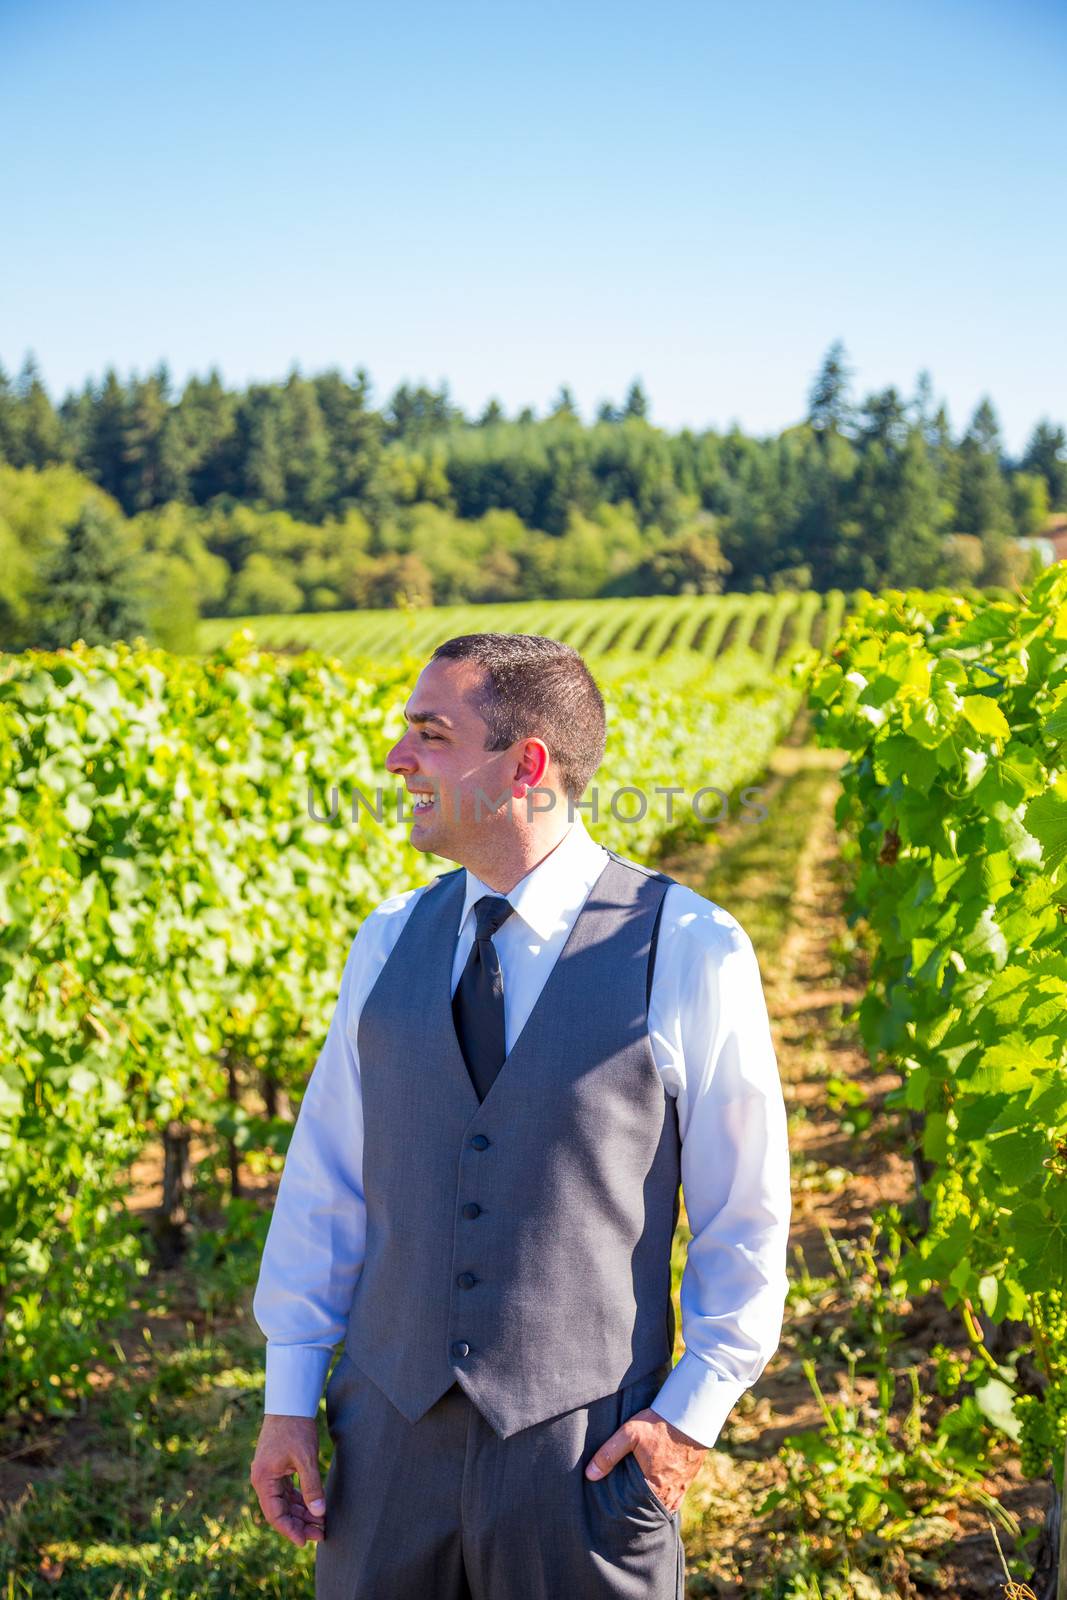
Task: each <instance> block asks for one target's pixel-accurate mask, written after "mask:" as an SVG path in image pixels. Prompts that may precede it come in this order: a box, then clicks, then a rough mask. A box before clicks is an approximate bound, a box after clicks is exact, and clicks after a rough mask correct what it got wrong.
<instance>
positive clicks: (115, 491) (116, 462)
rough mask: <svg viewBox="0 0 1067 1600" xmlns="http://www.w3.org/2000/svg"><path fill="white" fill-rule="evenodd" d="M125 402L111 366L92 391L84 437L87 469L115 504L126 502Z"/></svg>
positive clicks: (126, 425) (126, 410) (124, 393)
mask: <svg viewBox="0 0 1067 1600" xmlns="http://www.w3.org/2000/svg"><path fill="white" fill-rule="evenodd" d="M128 411H129V406H128V402H127V399H126V392H125V390H124V389H123V387H122V385H121V384H120V383H119V380H118V374H117V373H116V372H115V369H114V367H108V369H107V372H106V373H105V375H104V382H103V384H102V385H101V388H100V390H99V392H98V393H95V394H94V395H93V410H92V417H91V421H90V429H89V440H88V446H89V449H88V457H89V459H88V463H87V466H88V471H89V476H90V477H91V478H93V479H94V480H95V481H96V482H97V483H98V484H99V485H100V487H101V489H104V490H106V492H107V493H108V494H109V495H111V496H112V498H113V499H115V500H117V501H118V502H119V505H121V506H126V505H127V499H126V442H127V429H128Z"/></svg>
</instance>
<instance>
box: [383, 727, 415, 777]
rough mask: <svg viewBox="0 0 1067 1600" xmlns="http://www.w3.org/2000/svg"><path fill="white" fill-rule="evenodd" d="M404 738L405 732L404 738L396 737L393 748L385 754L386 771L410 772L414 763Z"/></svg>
mask: <svg viewBox="0 0 1067 1600" xmlns="http://www.w3.org/2000/svg"><path fill="white" fill-rule="evenodd" d="M406 738H407V735H406V734H405V735H404V738H402V739H398V740H397V742H396V744H394V746H393V748H392V749H391V750H390V752H389V754H388V755H387V756H386V758H385V770H386V772H410V771H411V770H412V769H413V767H414V765H415V763H414V761H413V760H412V757H411V756H410V754H409V753H408V747H407V745H406V744H405V740H406Z"/></svg>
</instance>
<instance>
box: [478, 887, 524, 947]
mask: <svg viewBox="0 0 1067 1600" xmlns="http://www.w3.org/2000/svg"><path fill="white" fill-rule="evenodd" d="M514 909H515V907H514V906H513V905H512V903H511V901H510V900H505V899H504V898H503V897H502V896H501V895H495V894H483V895H482V898H481V899H480V900H476V901H475V903H474V915H475V916H476V917H477V919H478V929H477V932H476V933H475V935H474V937H475V938H476V939H491V938H492V936H493V934H494V933H495V932H496V930H497V929H498V928H499V927H500V926H501V925H502V924H503V923H505V922H506V921H507V920H508V918H509V917H510V916H511V913H512V912H513V911H514Z"/></svg>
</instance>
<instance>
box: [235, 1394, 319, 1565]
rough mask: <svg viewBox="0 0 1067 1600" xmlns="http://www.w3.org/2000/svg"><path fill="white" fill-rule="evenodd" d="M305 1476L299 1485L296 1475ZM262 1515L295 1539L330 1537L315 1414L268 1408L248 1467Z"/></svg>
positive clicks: (297, 1542) (295, 1541) (296, 1541)
mask: <svg viewBox="0 0 1067 1600" xmlns="http://www.w3.org/2000/svg"><path fill="white" fill-rule="evenodd" d="M294 1472H295V1473H296V1475H297V1477H298V1478H299V1479H300V1487H299V1488H294V1486H293V1481H292V1475H293V1473H294ZM249 1477H250V1478H251V1480H252V1486H253V1488H254V1489H255V1491H256V1494H257V1495H258V1496H259V1503H260V1506H261V1507H262V1509H263V1515H264V1516H265V1517H266V1519H267V1521H268V1522H269V1523H270V1525H271V1527H272V1528H277V1530H278V1532H279V1533H281V1534H284V1536H285V1537H286V1538H287V1539H288V1540H289V1542H290V1544H295V1545H297V1546H301V1545H304V1544H306V1543H307V1541H308V1540H309V1539H315V1540H318V1539H324V1538H325V1537H326V1521H325V1515H326V1501H325V1499H324V1497H323V1492H322V1480H321V1479H320V1477H319V1428H318V1423H317V1422H316V1420H315V1418H314V1417H287V1416H283V1415H282V1414H281V1413H280V1412H274V1411H268V1412H267V1414H266V1415H265V1416H264V1418H263V1426H262V1428H261V1429H260V1433H259V1443H258V1444H257V1446H256V1454H255V1457H254V1459H253V1461H252V1468H251V1471H250V1472H249Z"/></svg>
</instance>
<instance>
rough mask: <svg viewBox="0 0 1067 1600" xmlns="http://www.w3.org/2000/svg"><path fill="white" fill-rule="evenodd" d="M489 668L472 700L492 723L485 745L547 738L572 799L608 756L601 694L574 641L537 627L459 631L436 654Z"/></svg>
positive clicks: (500, 745) (492, 746)
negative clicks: (532, 630) (516, 630)
mask: <svg viewBox="0 0 1067 1600" xmlns="http://www.w3.org/2000/svg"><path fill="white" fill-rule="evenodd" d="M440 659H446V660H449V661H476V662H477V663H478V664H479V666H481V667H482V668H484V673H483V677H482V682H481V684H480V685H479V687H478V689H477V690H476V691H475V692H474V694H473V695H472V696H471V703H472V704H473V706H474V708H475V710H476V711H477V712H478V714H479V716H481V717H482V718H483V719H484V721H485V722H486V724H487V727H488V733H487V735H486V745H485V748H486V749H487V750H506V749H507V747H508V745H509V744H514V743H515V741H516V740H517V739H543V740H544V742H545V745H546V746H547V748H548V753H549V755H550V756H551V757H552V759H553V760H554V761H555V763H556V766H557V767H558V769H559V775H560V781H561V782H562V784H563V788H564V791H565V792H566V793H567V795H569V797H570V798H571V800H579V799H580V798H581V796H582V794H583V793H584V792H585V789H586V786H587V785H588V783H589V780H590V779H591V778H592V776H593V773H594V772H595V771H596V769H597V768H598V767H599V765H600V763H601V761H603V759H604V745H605V742H606V738H607V725H606V719H605V716H604V698H603V696H602V695H601V693H600V690H599V689H598V688H597V685H596V683H595V682H594V679H593V676H592V673H591V672H590V671H589V668H588V667H587V666H586V664H585V662H584V661H583V660H582V658H581V656H580V655H579V654H578V652H577V650H575V649H574V647H573V646H572V645H569V644H562V643H561V642H560V641H559V640H558V639H548V638H546V637H545V636H544V634H540V633H460V634H457V635H456V637H455V638H453V639H446V640H445V641H444V643H443V644H439V645H438V646H437V649H436V650H435V651H434V653H433V655H432V656H431V657H430V660H431V661H436V660H440Z"/></svg>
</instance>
